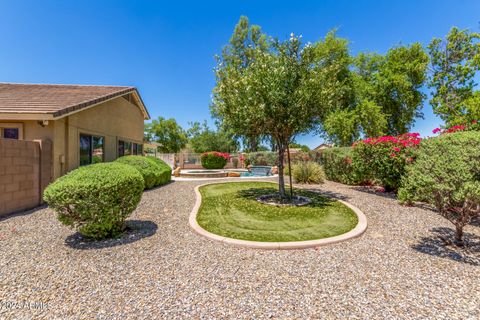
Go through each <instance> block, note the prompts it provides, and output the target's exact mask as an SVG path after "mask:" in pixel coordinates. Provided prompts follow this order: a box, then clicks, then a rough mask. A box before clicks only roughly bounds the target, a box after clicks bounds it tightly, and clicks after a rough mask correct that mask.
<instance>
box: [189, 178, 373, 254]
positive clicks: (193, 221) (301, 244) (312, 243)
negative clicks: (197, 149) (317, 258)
mask: <svg viewBox="0 0 480 320" xmlns="http://www.w3.org/2000/svg"><path fill="white" fill-rule="evenodd" d="M231 182H233V183H235V182H236V181H229V182H227V181H225V182H223V181H222V182H221V183H231ZM245 182H246V181H245ZM218 183H219V182H209V183H204V184H201V185H198V186H196V187H195V196H196V200H195V205H194V207H193V209H192V211H191V212H190V216H189V219H188V220H189V223H190V226H191V227H192V229H193V230H194V231H195V232H196V233H198V234H199V235H201V236H204V237H206V238H208V239H210V240H214V241H219V242H222V243H227V244H231V245H235V246H240V247H244V248H255V249H266V250H288V249H307V248H315V247H319V246H325V245H329V244H333V243H338V242H342V241H346V240H349V239H353V238H356V237H359V236H361V235H362V234H363V233H364V232H365V230H367V217H366V216H365V214H364V213H363V212H362V211H361V210H360V209H358V208H357V207H356V206H354V205H352V204H350V203H348V202H346V201H343V200H340V199H335V200H336V201H338V202H340V203H342V204H344V205H345V206H347V207H349V208H350V209H352V211H353V212H355V214H356V215H357V217H358V223H357V225H356V226H355V228H353V229H352V230H350V231H348V232H347V233H344V234H340V235H338V236H333V237H329V238H322V239H316V240H306V241H290V242H262V241H250V240H240V239H233V238H228V237H224V236H220V235H217V234H214V233H211V232H209V231H207V230H205V229H203V228H202V227H201V226H200V225H199V224H198V222H197V213H198V210H199V209H200V205H201V204H202V195H201V193H200V190H199V189H200V188H201V187H203V186H206V185H210V184H218ZM325 196H326V195H325Z"/></svg>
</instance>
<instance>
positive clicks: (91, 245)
mask: <svg viewBox="0 0 480 320" xmlns="http://www.w3.org/2000/svg"><path fill="white" fill-rule="evenodd" d="M126 224H127V229H126V231H125V232H124V233H123V235H122V236H120V237H118V238H114V239H106V240H92V239H89V238H85V237H84V236H82V235H81V234H80V233H78V232H76V233H74V234H72V235H70V236H68V237H67V238H66V239H65V244H66V245H67V246H69V247H70V248H73V249H80V250H89V249H103V248H111V247H116V246H121V245H125V244H129V243H132V242H135V241H138V240H141V239H143V238H147V237H150V236H153V235H154V234H155V233H156V232H157V229H158V226H157V224H156V223H154V222H152V221H145V220H127V221H126Z"/></svg>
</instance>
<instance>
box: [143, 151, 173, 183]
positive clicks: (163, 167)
mask: <svg viewBox="0 0 480 320" xmlns="http://www.w3.org/2000/svg"><path fill="white" fill-rule="evenodd" d="M145 158H146V159H147V160H148V161H150V162H153V163H155V164H156V165H157V166H158V168H159V169H158V171H157V181H156V182H155V186H161V185H164V184H167V183H169V182H170V181H171V180H172V169H171V168H170V166H169V165H168V164H166V163H165V161H163V160H161V159H158V158H156V157H150V156H147V157H145Z"/></svg>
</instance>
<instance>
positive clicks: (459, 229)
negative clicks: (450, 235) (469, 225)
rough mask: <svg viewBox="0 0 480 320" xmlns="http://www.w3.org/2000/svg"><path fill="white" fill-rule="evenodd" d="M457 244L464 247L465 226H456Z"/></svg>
mask: <svg viewBox="0 0 480 320" xmlns="http://www.w3.org/2000/svg"><path fill="white" fill-rule="evenodd" d="M455 244H456V245H457V246H460V247H463V226H459V225H456V226H455Z"/></svg>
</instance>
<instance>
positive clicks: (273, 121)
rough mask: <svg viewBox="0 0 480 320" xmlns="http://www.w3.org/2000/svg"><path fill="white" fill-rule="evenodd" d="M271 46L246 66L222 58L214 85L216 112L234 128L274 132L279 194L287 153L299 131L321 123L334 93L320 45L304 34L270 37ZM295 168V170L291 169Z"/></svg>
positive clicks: (246, 131)
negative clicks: (281, 38)
mask: <svg viewBox="0 0 480 320" xmlns="http://www.w3.org/2000/svg"><path fill="white" fill-rule="evenodd" d="M268 44H269V49H268V50H267V51H266V50H263V49H258V50H256V52H255V59H254V60H253V61H250V63H249V65H248V66H247V67H246V68H242V69H240V70H239V69H238V68H236V66H235V65H232V64H231V63H228V61H227V60H225V59H220V61H219V63H218V65H217V68H216V80H217V83H216V86H215V88H214V90H213V103H212V112H213V114H214V115H215V116H216V117H217V118H218V119H219V120H220V121H221V123H224V124H225V125H226V126H227V127H228V128H232V130H234V132H235V133H237V134H241V135H248V134H249V133H250V132H251V130H252V128H255V130H256V132H255V133H256V134H258V135H263V136H268V137H271V138H272V139H273V140H274V141H275V144H276V146H277V150H278V158H279V159H278V160H279V194H280V196H282V197H285V196H286V193H285V181H284V176H283V173H284V166H283V163H284V156H285V151H286V150H287V149H288V145H289V144H290V143H292V142H293V140H294V138H295V136H296V135H298V134H302V133H307V132H309V131H312V130H313V129H315V128H317V127H319V125H320V123H321V119H322V117H323V116H324V114H325V113H326V110H325V108H324V105H325V104H324V101H326V98H327V97H328V96H330V95H329V91H328V90H329V88H331V87H332V86H326V85H325V83H324V81H323V80H324V79H326V77H325V75H324V74H323V73H324V72H325V69H324V68H322V62H324V61H320V60H319V59H317V55H316V53H315V47H314V46H310V45H306V46H303V45H302V44H301V41H300V37H295V36H294V35H293V34H292V35H291V38H290V39H288V40H286V41H284V42H280V41H277V40H271V41H269V42H268ZM289 171H290V172H291V170H289Z"/></svg>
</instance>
